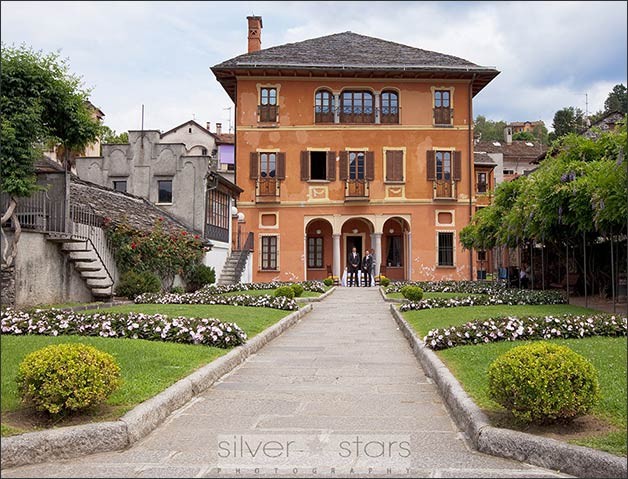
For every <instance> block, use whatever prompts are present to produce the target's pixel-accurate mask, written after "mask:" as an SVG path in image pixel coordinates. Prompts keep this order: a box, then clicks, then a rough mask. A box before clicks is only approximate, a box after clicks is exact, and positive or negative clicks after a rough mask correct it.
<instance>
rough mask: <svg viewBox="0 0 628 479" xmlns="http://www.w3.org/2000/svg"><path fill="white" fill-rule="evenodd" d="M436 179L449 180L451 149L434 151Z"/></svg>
mask: <svg viewBox="0 0 628 479" xmlns="http://www.w3.org/2000/svg"><path fill="white" fill-rule="evenodd" d="M436 181H451V151H437V152H436Z"/></svg>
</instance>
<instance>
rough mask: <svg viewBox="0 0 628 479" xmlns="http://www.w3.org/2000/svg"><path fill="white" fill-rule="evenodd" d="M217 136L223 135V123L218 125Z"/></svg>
mask: <svg viewBox="0 0 628 479" xmlns="http://www.w3.org/2000/svg"><path fill="white" fill-rule="evenodd" d="M216 134H217V135H220V134H222V123H216Z"/></svg>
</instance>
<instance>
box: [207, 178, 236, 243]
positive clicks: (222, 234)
mask: <svg viewBox="0 0 628 479" xmlns="http://www.w3.org/2000/svg"><path fill="white" fill-rule="evenodd" d="M229 213H230V207H229V195H228V194H226V193H224V192H222V191H219V190H217V189H213V190H209V191H208V192H207V196H206V205H205V215H206V218H205V236H206V237H207V238H210V239H213V240H216V241H223V242H225V243H226V242H228V241H229V221H230V218H229V216H230V215H229Z"/></svg>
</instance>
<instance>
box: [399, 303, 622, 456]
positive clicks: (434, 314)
mask: <svg viewBox="0 0 628 479" xmlns="http://www.w3.org/2000/svg"><path fill="white" fill-rule="evenodd" d="M596 312H597V311H594V310H591V309H587V308H583V307H579V306H572V305H568V304H561V305H534V306H470V307H460V308H438V309H427V310H421V311H408V312H405V313H403V316H404V318H405V319H406V320H407V321H408V323H410V324H411V325H412V327H413V328H414V329H415V330H416V331H417V333H418V335H419V336H420V337H423V336H425V335H426V334H427V332H428V331H429V330H430V329H434V328H442V327H448V326H454V325H459V324H464V323H466V322H468V321H472V320H476V319H488V318H490V317H497V316H505V315H509V316H531V315H546V314H554V315H558V314H568V313H574V314H586V313H596ZM551 342H555V343H557V344H564V345H567V346H568V347H570V348H572V349H573V350H574V351H576V352H578V353H580V354H582V355H583V356H585V357H586V358H587V359H589V360H590V361H591V362H592V363H593V365H594V366H595V367H596V369H597V370H598V372H599V375H600V376H599V379H600V386H601V389H602V400H601V402H600V403H599V404H598V405H597V406H596V408H595V409H594V411H593V415H595V416H596V417H598V418H601V419H604V420H606V421H608V422H610V423H612V424H613V425H615V426H617V427H619V428H621V430H620V431H618V432H612V433H609V434H604V435H601V436H600V435H598V436H592V437H590V438H585V439H581V440H578V441H574V443H577V444H580V445H584V446H589V447H593V448H596V449H600V450H604V451H607V452H611V453H613V454H618V455H626V434H625V432H626V404H627V401H628V398H627V393H626V360H627V358H626V349H627V344H626V338H625V337H624V338H606V337H594V338H583V339H568V340H562V339H553V340H551ZM525 343H526V341H515V342H497V343H489V344H481V345H474V346H458V347H455V348H450V349H446V350H443V351H438V352H437V354H438V356H439V357H440V358H441V359H442V360H443V362H444V363H445V364H446V365H447V367H448V368H449V369H450V370H451V372H452V373H453V374H454V376H456V378H457V379H458V380H459V381H460V383H461V384H462V386H463V388H464V389H465V391H467V392H468V393H469V395H470V396H471V397H472V398H473V400H474V401H475V402H476V404H477V405H478V406H479V407H481V408H483V409H485V410H489V411H498V410H503V409H502V408H501V407H500V406H499V405H498V404H496V403H495V402H493V401H492V400H491V399H490V398H489V396H488V379H487V370H488V366H489V364H490V363H491V362H492V361H493V360H495V359H496V358H497V356H499V355H500V354H503V353H505V352H506V351H508V350H509V349H511V348H514V347H515V346H519V345H522V344H525Z"/></svg>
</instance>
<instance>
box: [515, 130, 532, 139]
mask: <svg viewBox="0 0 628 479" xmlns="http://www.w3.org/2000/svg"><path fill="white" fill-rule="evenodd" d="M512 139H513V140H518V141H537V139H536V137H535V136H534V133H532V132H530V131H519V132H517V133H515V134H514V135H512Z"/></svg>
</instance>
